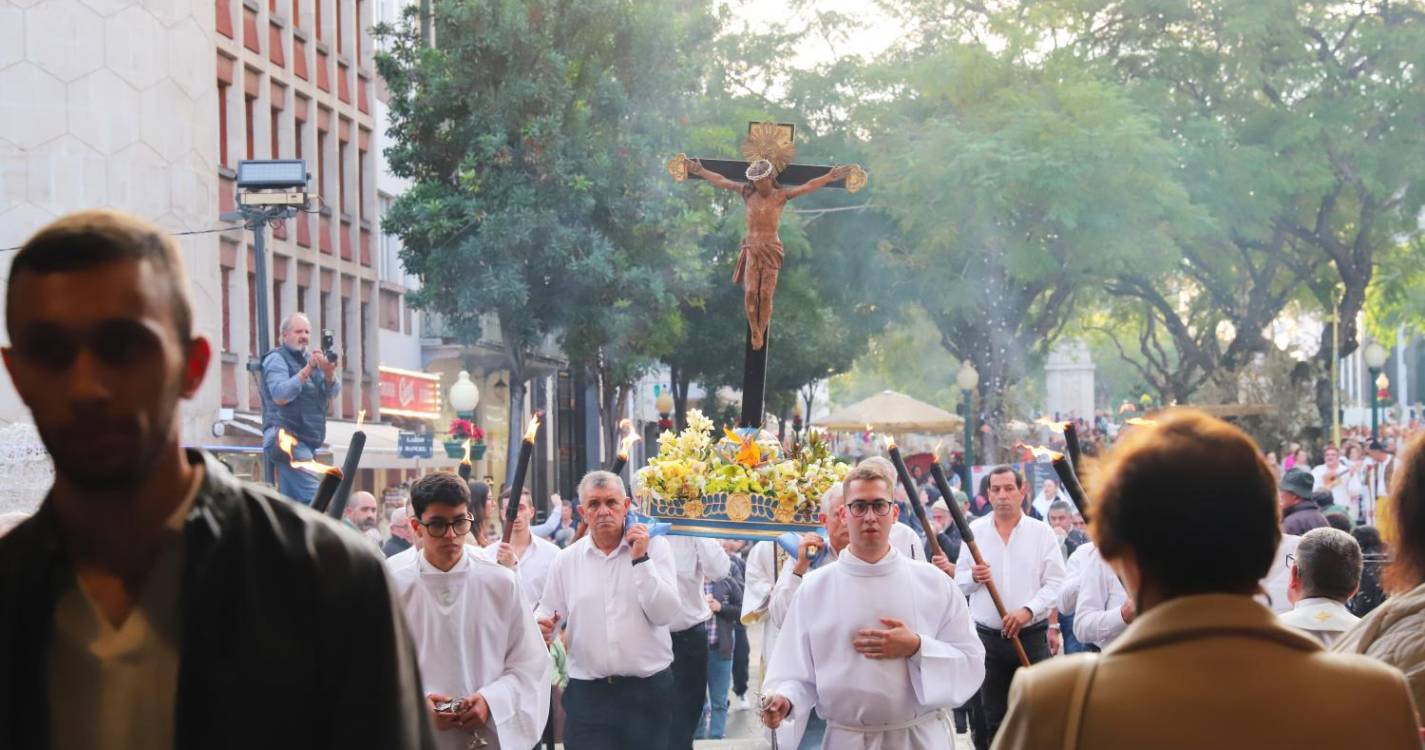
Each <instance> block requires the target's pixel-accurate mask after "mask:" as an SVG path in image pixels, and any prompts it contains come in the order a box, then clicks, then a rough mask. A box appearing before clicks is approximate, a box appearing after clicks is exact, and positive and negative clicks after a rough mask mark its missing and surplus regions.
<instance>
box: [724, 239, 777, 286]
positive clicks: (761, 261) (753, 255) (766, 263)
mask: <svg viewBox="0 0 1425 750" xmlns="http://www.w3.org/2000/svg"><path fill="white" fill-rule="evenodd" d="M784 255H785V253H784V251H783V250H782V241H781V240H776V239H774V240H752V239H746V240H743V241H742V252H740V253H738V255H737V269H736V270H734V271H733V272H732V283H734V284H741V283H742V280H743V279H744V278H746V276H747V266H748V264H752V265H754V266H755V267H757V268H762V269H764V270H770V271H780V270H781V269H782V258H783V256H784Z"/></svg>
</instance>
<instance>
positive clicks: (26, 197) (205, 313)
mask: <svg viewBox="0 0 1425 750" xmlns="http://www.w3.org/2000/svg"><path fill="white" fill-rule="evenodd" d="M0 5H3V6H4V7H0V248H7V247H13V246H15V245H18V244H20V243H22V242H24V240H25V238H27V237H28V236H30V235H31V234H33V233H34V231H35V230H36V229H38V228H39V227H41V226H43V225H44V224H45V223H47V222H49V221H52V220H53V219H54V218H56V217H58V216H61V215H63V214H66V213H70V212H72V211H76V210H79V209H83V208H93V207H98V206H109V207H113V208H118V209H122V210H125V211H129V212H132V213H134V214H137V215H139V216H143V217H146V218H148V219H150V220H153V221H155V222H157V223H158V224H159V225H160V226H162V227H164V228H165V229H168V230H170V231H173V232H181V231H190V230H199V229H208V228H212V227H216V226H218V215H217V214H218V207H217V192H218V181H217V161H218V141H217V110H218V104H217V91H216V81H217V72H216V70H215V69H214V66H215V49H216V46H217V43H216V42H215V41H214V38H213V36H214V31H213V19H214V12H213V2H212V0H3V1H0ZM178 243H179V246H180V247H182V249H183V252H184V255H185V256H186V258H187V259H188V261H189V263H188V268H189V271H190V273H189V276H190V279H189V281H190V286H191V287H192V288H193V294H194V300H208V301H210V302H211V300H215V299H220V297H221V290H220V289H219V283H218V282H219V276H218V269H217V261H216V258H217V255H218V239H217V235H215V234H204V235H195V236H186V237H181V238H179V239H178ZM6 255H13V253H10V254H6ZM6 261H8V257H5V258H0V285H3V283H4V277H5V276H6V275H7V274H8V262H6ZM193 312H194V323H195V325H196V326H197V328H198V330H200V331H205V332H209V333H211V332H212V331H214V330H216V327H217V318H218V316H220V315H221V310H219V309H218V305H216V304H210V303H209V304H196V303H195V306H194V311H193ZM3 325H4V315H3V306H0V326H3ZM209 381H211V382H210V383H209V386H207V387H204V388H203V389H202V390H201V391H200V393H199V396H198V398H197V399H195V400H194V401H191V402H188V403H187V404H186V405H185V409H184V413H185V416H184V424H185V431H184V434H185V439H191V438H194V437H197V436H198V434H197V433H193V429H195V427H194V426H200V427H196V429H201V430H206V425H208V424H209V423H211V421H212V413H213V412H215V411H216V409H217V406H218V389H217V381H218V378H217V377H216V376H215V375H211V374H210V378H209ZM28 419H29V414H28V413H27V412H26V411H25V410H24V408H23V406H22V405H21V403H20V400H19V398H18V397H17V396H16V394H15V393H14V391H13V389H12V387H11V385H10V382H9V378H8V376H7V375H5V374H4V372H3V368H0V425H4V424H6V423H9V422H14V421H21V420H23V421H28Z"/></svg>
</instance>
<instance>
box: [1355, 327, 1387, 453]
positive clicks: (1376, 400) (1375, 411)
mask: <svg viewBox="0 0 1425 750" xmlns="http://www.w3.org/2000/svg"><path fill="white" fill-rule="evenodd" d="M1361 355H1362V357H1364V358H1365V360H1366V367H1367V368H1369V369H1370V373H1371V378H1372V379H1373V380H1374V381H1375V382H1376V384H1377V385H1376V389H1375V390H1372V391H1371V439H1372V440H1378V439H1380V391H1383V390H1385V387H1383V386H1381V385H1380V381H1381V378H1385V373H1384V372H1381V368H1382V367H1385V361H1386V359H1387V358H1388V357H1389V356H1390V355H1389V353H1388V352H1386V350H1385V347H1383V346H1381V345H1380V343H1379V342H1377V341H1372V342H1370V343H1369V344H1366V349H1365V351H1364V352H1362V353H1361ZM1385 382H1386V386H1389V385H1390V380H1389V379H1386V381H1385Z"/></svg>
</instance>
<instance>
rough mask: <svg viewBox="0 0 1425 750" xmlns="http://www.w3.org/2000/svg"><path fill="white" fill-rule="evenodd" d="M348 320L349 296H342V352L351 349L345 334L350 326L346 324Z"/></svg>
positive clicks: (349, 315)
mask: <svg viewBox="0 0 1425 750" xmlns="http://www.w3.org/2000/svg"><path fill="white" fill-rule="evenodd" d="M348 320H351V298H350V297H347V296H343V297H342V298H341V351H342V352H343V353H346V352H350V351H351V341H350V340H349V337H348V336H347V335H346V332H347V329H349V328H351V326H349V325H347V324H346V322H347V321H348ZM347 361H348V362H350V361H351V360H350V359H348V360H347Z"/></svg>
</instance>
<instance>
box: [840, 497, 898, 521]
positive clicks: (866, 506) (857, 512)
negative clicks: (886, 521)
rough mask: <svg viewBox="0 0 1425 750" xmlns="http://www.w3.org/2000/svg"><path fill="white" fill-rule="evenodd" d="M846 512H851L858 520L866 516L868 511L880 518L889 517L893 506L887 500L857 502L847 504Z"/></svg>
mask: <svg viewBox="0 0 1425 750" xmlns="http://www.w3.org/2000/svg"><path fill="white" fill-rule="evenodd" d="M846 510H848V511H850V513H851V515H853V516H856V517H857V518H861V517H863V516H865V515H866V511H868V510H869V511H871V512H873V513H875V514H876V515H878V516H888V515H890V514H891V504H890V502H888V501H886V500H876V501H874V502H869V503H868V502H866V501H865V500H856V501H855V502H850V503H847V504H846Z"/></svg>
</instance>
